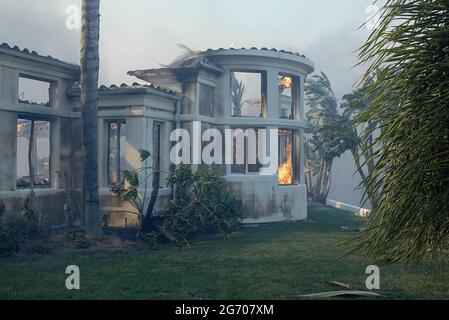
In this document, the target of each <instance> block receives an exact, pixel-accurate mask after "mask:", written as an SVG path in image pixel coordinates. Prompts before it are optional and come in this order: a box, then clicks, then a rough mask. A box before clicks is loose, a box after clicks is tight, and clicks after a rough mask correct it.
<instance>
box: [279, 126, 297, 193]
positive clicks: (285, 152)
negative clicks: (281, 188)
mask: <svg viewBox="0 0 449 320" xmlns="http://www.w3.org/2000/svg"><path fill="white" fill-rule="evenodd" d="M293 137H294V135H293V131H291V130H283V129H279V172H278V180H279V184H280V185H292V184H294V183H295V172H294V171H295V166H294V153H293V150H294V140H293Z"/></svg>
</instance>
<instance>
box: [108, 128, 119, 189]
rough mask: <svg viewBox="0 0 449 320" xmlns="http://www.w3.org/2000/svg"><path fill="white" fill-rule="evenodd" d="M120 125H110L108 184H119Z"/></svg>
mask: <svg viewBox="0 0 449 320" xmlns="http://www.w3.org/2000/svg"><path fill="white" fill-rule="evenodd" d="M119 125H120V124H119V123H118V122H110V123H109V139H108V140H109V141H108V183H109V184H116V183H118V182H119V176H118V174H117V171H118V170H117V168H118V166H117V164H118V159H117V146H118V139H117V137H118V132H119Z"/></svg>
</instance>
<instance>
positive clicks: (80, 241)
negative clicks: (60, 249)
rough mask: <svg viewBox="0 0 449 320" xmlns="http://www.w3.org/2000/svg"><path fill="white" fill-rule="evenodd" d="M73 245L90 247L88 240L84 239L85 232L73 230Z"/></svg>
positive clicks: (81, 247) (80, 247) (83, 247)
mask: <svg viewBox="0 0 449 320" xmlns="http://www.w3.org/2000/svg"><path fill="white" fill-rule="evenodd" d="M73 245H74V246H75V248H76V249H88V248H89V247H90V242H89V240H87V239H86V234H85V233H84V232H74V233H73Z"/></svg>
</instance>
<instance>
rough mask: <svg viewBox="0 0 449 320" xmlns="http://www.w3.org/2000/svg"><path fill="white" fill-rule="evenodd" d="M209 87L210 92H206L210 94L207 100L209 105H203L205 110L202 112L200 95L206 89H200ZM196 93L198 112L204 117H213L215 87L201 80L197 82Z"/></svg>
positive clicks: (201, 95)
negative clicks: (209, 99) (197, 96)
mask: <svg viewBox="0 0 449 320" xmlns="http://www.w3.org/2000/svg"><path fill="white" fill-rule="evenodd" d="M206 88H207V89H209V90H210V92H208V93H209V94H210V97H209V98H211V101H209V106H206V107H205V110H206V111H207V112H205V113H202V111H204V110H202V104H201V102H202V97H203V94H205V92H207V91H206V90H205V91H203V90H202V89H206ZM198 95H199V99H198V114H199V115H200V116H204V117H209V118H213V117H214V116H215V87H214V86H211V85H209V84H206V83H203V82H200V81H199V82H198Z"/></svg>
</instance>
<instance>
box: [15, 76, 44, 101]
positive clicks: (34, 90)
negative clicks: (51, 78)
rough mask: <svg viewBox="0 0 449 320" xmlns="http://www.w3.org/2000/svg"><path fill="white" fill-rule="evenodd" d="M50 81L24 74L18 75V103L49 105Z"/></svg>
mask: <svg viewBox="0 0 449 320" xmlns="http://www.w3.org/2000/svg"><path fill="white" fill-rule="evenodd" d="M50 89H51V83H50V82H48V81H44V80H36V79H32V78H27V77H24V76H20V77H19V101H18V102H19V103H25V104H33V105H39V106H46V107H49V106H50V105H51V104H50V102H51V101H50Z"/></svg>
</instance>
